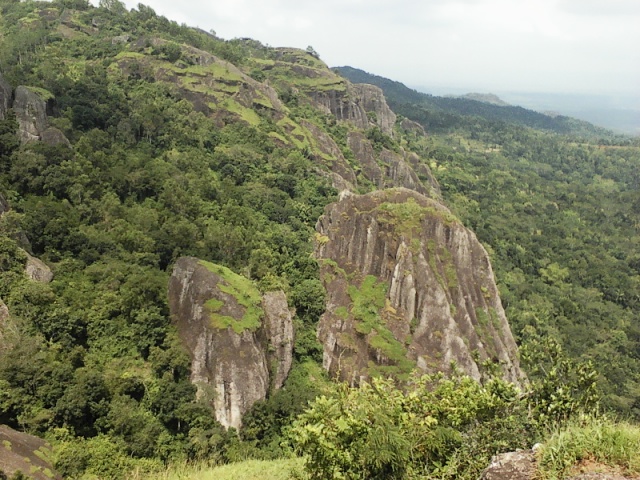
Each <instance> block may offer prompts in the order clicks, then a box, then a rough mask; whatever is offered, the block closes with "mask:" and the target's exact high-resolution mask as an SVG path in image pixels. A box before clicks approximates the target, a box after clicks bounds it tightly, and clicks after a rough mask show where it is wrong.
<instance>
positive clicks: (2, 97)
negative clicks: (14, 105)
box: [0, 74, 13, 120]
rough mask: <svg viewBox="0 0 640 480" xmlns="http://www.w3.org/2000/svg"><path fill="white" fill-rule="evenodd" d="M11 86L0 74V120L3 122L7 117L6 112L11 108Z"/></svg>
mask: <svg viewBox="0 0 640 480" xmlns="http://www.w3.org/2000/svg"><path fill="white" fill-rule="evenodd" d="M12 91H13V90H12V89H11V85H9V84H8V83H7V82H6V80H5V79H4V78H3V77H2V74H0V120H4V119H5V118H6V116H7V110H9V108H11V93H12Z"/></svg>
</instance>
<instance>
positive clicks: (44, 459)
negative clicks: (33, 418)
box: [0, 425, 62, 480]
mask: <svg viewBox="0 0 640 480" xmlns="http://www.w3.org/2000/svg"><path fill="white" fill-rule="evenodd" d="M50 458H51V446H50V445H49V444H48V443H47V442H45V441H44V440H42V439H41V438H38V437H34V436H33V435H29V434H26V433H22V432H18V431H16V430H13V429H11V428H9V427H7V426H5V425H0V473H4V475H6V478H13V476H14V475H16V474H17V473H18V472H21V473H22V474H23V475H24V477H23V478H32V479H34V480H61V479H62V477H61V476H60V475H58V474H57V473H56V472H55V471H54V470H53V465H52V462H51V460H49V459H50Z"/></svg>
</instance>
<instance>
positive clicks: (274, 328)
mask: <svg viewBox="0 0 640 480" xmlns="http://www.w3.org/2000/svg"><path fill="white" fill-rule="evenodd" d="M262 307H263V308H264V314H265V318H264V322H263V327H264V328H263V330H264V332H265V334H266V336H267V340H268V342H269V345H271V348H270V349H269V350H270V351H269V353H268V354H267V356H268V357H269V365H271V366H272V367H273V371H272V372H271V379H272V380H271V381H272V386H273V387H274V388H276V389H278V388H282V386H283V385H284V381H285V380H286V379H287V376H288V375H289V371H290V370H291V363H292V362H293V319H292V316H291V312H290V311H289V306H288V305H287V297H286V296H285V294H284V292H282V291H278V292H267V293H265V294H264V296H263V297H262Z"/></svg>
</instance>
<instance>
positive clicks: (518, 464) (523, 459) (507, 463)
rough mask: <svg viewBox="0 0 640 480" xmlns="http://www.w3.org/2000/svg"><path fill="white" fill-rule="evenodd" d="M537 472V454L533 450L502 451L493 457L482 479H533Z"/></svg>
mask: <svg viewBox="0 0 640 480" xmlns="http://www.w3.org/2000/svg"><path fill="white" fill-rule="evenodd" d="M535 474H536V464H535V455H534V453H533V451H531V450H519V451H516V452H508V453H501V454H500V455H495V456H494V457H493V458H492V459H491V464H489V466H488V467H487V468H486V469H485V470H484V471H483V472H482V475H481V476H480V479H481V480H533V479H534V478H536V477H535Z"/></svg>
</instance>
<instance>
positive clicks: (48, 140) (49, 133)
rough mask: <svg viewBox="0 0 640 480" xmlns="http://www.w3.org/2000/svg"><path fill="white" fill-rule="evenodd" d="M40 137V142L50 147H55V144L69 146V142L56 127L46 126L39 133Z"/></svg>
mask: <svg viewBox="0 0 640 480" xmlns="http://www.w3.org/2000/svg"><path fill="white" fill-rule="evenodd" d="M40 139H41V140H42V143H45V144H47V145H49V146H51V147H55V146H56V145H64V146H65V147H71V142H69V139H68V138H67V137H66V136H65V134H64V133H62V132H61V131H60V130H59V129H57V128H56V127H48V128H47V129H46V130H45V131H44V132H42V134H41V135H40Z"/></svg>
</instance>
